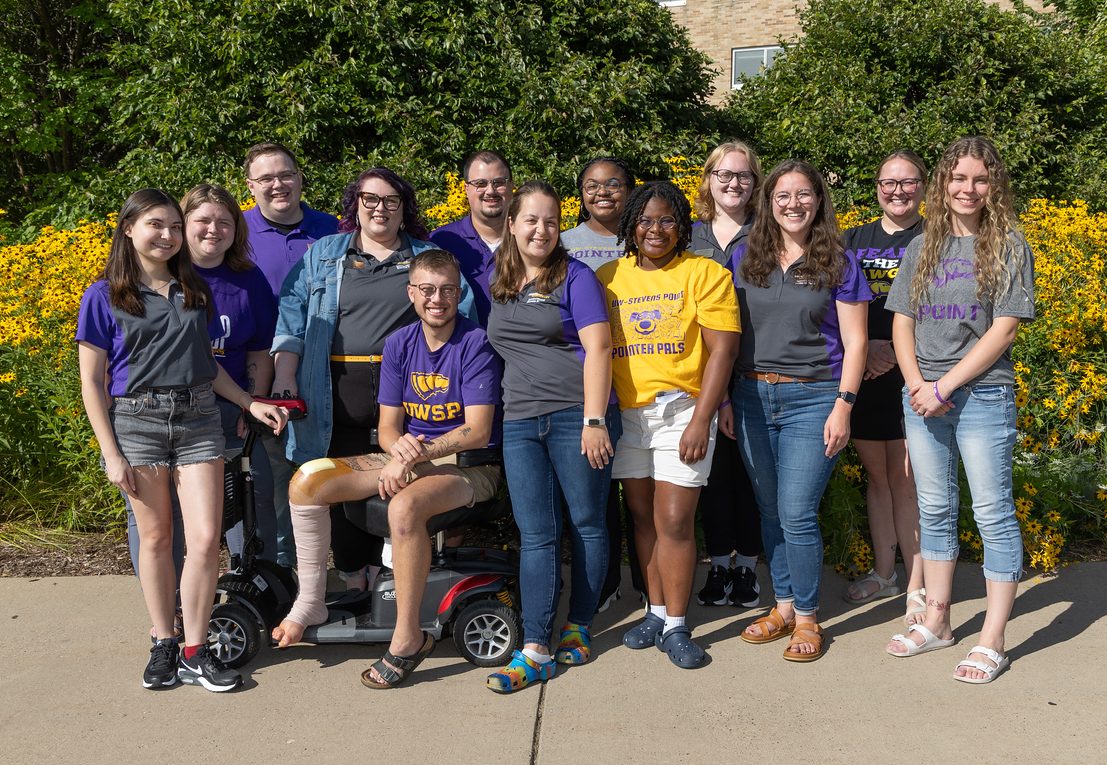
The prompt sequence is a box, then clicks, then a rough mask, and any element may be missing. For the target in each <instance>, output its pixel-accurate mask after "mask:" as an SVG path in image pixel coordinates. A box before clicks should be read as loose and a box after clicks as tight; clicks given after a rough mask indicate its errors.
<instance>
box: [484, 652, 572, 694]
mask: <svg viewBox="0 0 1107 765" xmlns="http://www.w3.org/2000/svg"><path fill="white" fill-rule="evenodd" d="M555 672H557V662H554V661H547V662H545V663H543V664H539V663H538V662H536V661H531V660H530V659H528V658H527V657H526V656H524V655H523V652H522V651H515V653H513V654H511V661H509V662H508V664H507V666H506V667H504V668H503V669H501V670H500V671H499V672H493V673H492V674H491V675H489V676H488V680H487V681H485V685H487V686H488V690H490V691H492V692H494V693H514V692H515V691H520V690H522V689H523V688H526V687H527V686H528V685H531V684H533V683H544V682H546V681H547V680H549V679H550V678H551V677H553V676H554V673H555Z"/></svg>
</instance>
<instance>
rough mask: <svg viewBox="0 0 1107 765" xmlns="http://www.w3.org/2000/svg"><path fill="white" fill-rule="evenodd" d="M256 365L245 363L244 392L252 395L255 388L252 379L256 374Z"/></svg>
mask: <svg viewBox="0 0 1107 765" xmlns="http://www.w3.org/2000/svg"><path fill="white" fill-rule="evenodd" d="M257 371H258V365H257V364H247V365H246V392H247V393H249V394H250V395H251V396H252V395H254V390H255V389H256V388H257V383H256V382H255V381H254V377H255V376H256V375H257Z"/></svg>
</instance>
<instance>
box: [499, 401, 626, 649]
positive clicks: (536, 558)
mask: <svg viewBox="0 0 1107 765" xmlns="http://www.w3.org/2000/svg"><path fill="white" fill-rule="evenodd" d="M583 419H584V407H583V406H574V407H569V408H568V409H562V410H560V411H557V412H553V413H551V414H544V415H540V416H538V417H528V418H527V419H523V420H505V421H504V443H503V455H504V472H505V473H506V474H507V486H508V490H509V492H510V493H511V507H512V510H513V512H514V514H515V523H516V524H517V525H518V526H519V538H520V545H519V590H520V594H521V595H522V600H523V642H524V643H537V644H539V645H545V646H548V647H550V648H555V647H556V645H551V640H552V639H553V620H554V616H555V615H556V613H557V600H558V594H559V592H558V590H559V588H560V581H561V526H562V515H563V513H562V502H561V498H562V496H564V498H565V504H566V505H567V506H568V511H569V513H568V514H569V536H570V538H571V540H572V543H573V563H572V576H573V579H572V591H571V594H570V596H569V621H571V622H575V623H577V624H584V625H590V624H591V623H592V616H593V615H594V614H595V613H596V607H597V606H598V605H599V600H600V590H601V589H602V587H603V583H604V578H605V577H606V576H607V525H606V517H607V494H608V491H609V489H610V486H611V463H608V464H607V466H606V467H605V468H603V469H602V470H596V469H595V468H593V467H592V466H591V465H590V464H588V458H587V457H586V456H585V455H583V454H581V453H580V437H581V430H582V429H583V427H584V426H583V424H582V422H583ZM621 422H622V421H621V419H620V415H619V410H618V409H617V408H615V407H614V406H611V407H609V408H608V411H607V429H608V433H609V435H610V438H611V442H612V445H614V444H615V443H616V442H617V441H618V438H619V434H620V433H621V431H622V426H621Z"/></svg>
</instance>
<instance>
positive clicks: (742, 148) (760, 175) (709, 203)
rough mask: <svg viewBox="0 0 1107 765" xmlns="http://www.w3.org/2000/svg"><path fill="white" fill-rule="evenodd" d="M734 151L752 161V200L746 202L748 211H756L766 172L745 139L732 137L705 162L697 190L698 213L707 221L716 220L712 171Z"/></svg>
mask: <svg viewBox="0 0 1107 765" xmlns="http://www.w3.org/2000/svg"><path fill="white" fill-rule="evenodd" d="M732 151H735V152H738V153H739V154H741V155H743V156H744V157H745V158H746V161H748V162H749V163H750V172H751V173H753V189H751V190H750V201H749V202H747V203H746V212H747V213H750V212H755V211H756V210H757V205H758V202H759V201H760V199H761V195H760V194H759V193H758V192H759V191H760V190H761V183H762V181H764V180H765V173H764V172H763V171H762V170H761V160H759V159H758V158H757V152H756V151H754V150H753V149H752V148H751V147H750V145H749V144H748V143H746V142H745V141H739V140H738V139H737V138H731V139H730V140H729V141H725V142H724V143H721V144H719V145H718V146H716V147H715V148H714V149H712V150H711V153H710V154H708V155H707V159H706V160H704V163H703V174H702V175H700V186H699V188H698V189H697V190H696V214H697V215H699V216H700V220H702V221H704V222H705V223H707V222H710V221H713V220H715V212H716V211H715V197H713V196H711V173H712V172H714V170H715V168H717V167H718V166H719V163H720V162H722V161H723V158H724V157H726V155H727V154H730V153H731V152H732Z"/></svg>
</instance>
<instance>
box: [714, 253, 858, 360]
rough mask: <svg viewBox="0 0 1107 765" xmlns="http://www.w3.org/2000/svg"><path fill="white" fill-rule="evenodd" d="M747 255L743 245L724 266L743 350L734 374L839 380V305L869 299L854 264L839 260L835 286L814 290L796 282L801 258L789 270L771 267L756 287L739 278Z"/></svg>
mask: <svg viewBox="0 0 1107 765" xmlns="http://www.w3.org/2000/svg"><path fill="white" fill-rule="evenodd" d="M745 255H746V244H745V243H742V244H740V245H738V249H736V250H735V251H734V255H732V256H731V258H730V262H729V263H727V268H728V269H730V272H731V274H732V278H733V280H734V288H735V289H736V290H737V292H738V308H739V311H740V313H741V319H742V345H741V347H740V348H739V350H738V361H737V363H736V365H735V366H736V368H737V369H738V371H739V372H753V371H757V372H778V373H780V374H783V375H789V376H791V377H811V378H814V379H816V380H840V379H841V378H842V358H843V357H844V355H845V347H844V346H843V345H842V331H841V327H840V326H839V323H838V301H841V302H843V303H868V302H869V300H870V299H871V298H872V292H871V291H870V290H869V283H868V282H867V281H865V274H864V273H863V272H862V271H861V269H860V267H859V266H858V265H857V261H856V260H855V259H853V258H850V257H846V256H845V255H844V254H843V255H842V259H843V260H844V261H845V268H844V269H843V271H842V281H841V283H840V284H839V285H838V286H836V287H823V288H822V289H820V290H816V289H814V288H813V287H812V286H810V285H808V284H806V283H805V282H804V280H803V278H800V277H797V275H796V271H797V270H799V267H800V266H801V265H803V262H804V259H803V258H802V257H801V258H800V259H799V260H797V261H796V262H795V263H793V264H792V265H790V266H788V270H787V271H784V270H781V269H779V268H774V269H773V270H772V272H771V273H770V274H769V278H768V285H767V286H765V287H758V286H757V285H755V284H751V283H749V282H747V281H746V280H745V279H744V278H742V269H741V265H742V258H743V257H745Z"/></svg>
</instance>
